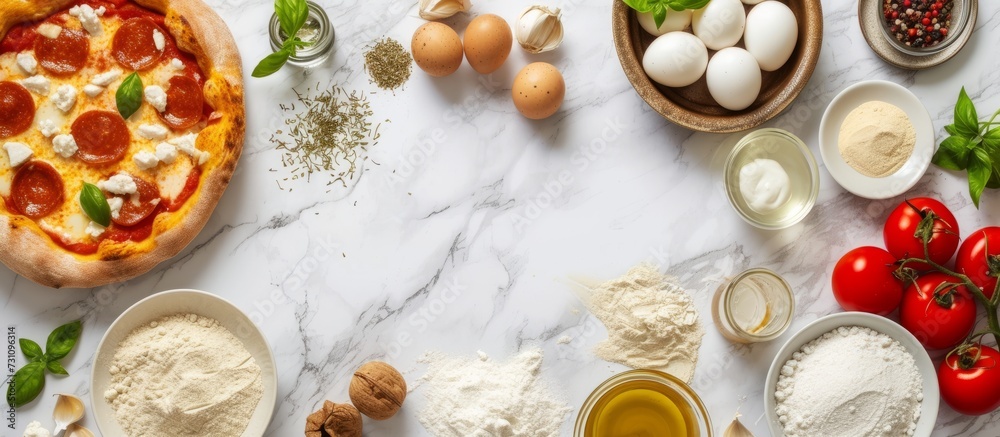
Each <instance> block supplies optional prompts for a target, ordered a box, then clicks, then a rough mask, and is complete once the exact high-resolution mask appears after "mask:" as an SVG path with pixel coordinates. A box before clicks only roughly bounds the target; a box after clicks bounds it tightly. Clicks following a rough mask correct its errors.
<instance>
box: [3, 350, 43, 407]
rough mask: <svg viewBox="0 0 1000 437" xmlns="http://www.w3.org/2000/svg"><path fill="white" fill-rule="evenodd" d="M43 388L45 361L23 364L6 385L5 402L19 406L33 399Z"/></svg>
mask: <svg viewBox="0 0 1000 437" xmlns="http://www.w3.org/2000/svg"><path fill="white" fill-rule="evenodd" d="M43 388H45V363H44V362H42V361H35V362H32V363H28V364H25V365H24V367H21V368H20V369H19V370H18V371H17V373H15V374H14V379H12V380H11V382H10V383H9V384H8V385H7V403H8V404H10V405H13V406H14V408H19V407H22V406H24V405H26V404H27V403H28V402H31V401H33V400H35V398H37V397H38V395H39V394H40V393H41V392H42V389H43Z"/></svg>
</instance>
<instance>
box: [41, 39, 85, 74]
mask: <svg viewBox="0 0 1000 437" xmlns="http://www.w3.org/2000/svg"><path fill="white" fill-rule="evenodd" d="M89 55H90V40H88V39H87V36H86V35H84V33H83V32H82V31H80V30H74V29H66V28H63V30H62V32H59V37H58V38H56V39H50V38H46V37H44V36H38V37H37V38H35V57H36V58H38V65H41V66H42V68H44V69H45V71H48V72H49V73H51V74H54V75H56V76H68V75H71V74H73V73H76V72H78V71H80V69H82V68H83V66H84V65H87V56H89Z"/></svg>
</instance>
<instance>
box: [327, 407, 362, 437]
mask: <svg viewBox="0 0 1000 437" xmlns="http://www.w3.org/2000/svg"><path fill="white" fill-rule="evenodd" d="M361 425H362V422H361V413H360V412H358V409H357V408H354V405H351V404H336V406H335V407H334V408H333V414H330V417H328V418H327V419H326V424H325V425H324V427H323V429H324V430H325V431H326V433H327V434H329V435H330V437H361Z"/></svg>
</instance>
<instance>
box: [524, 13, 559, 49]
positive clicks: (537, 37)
mask: <svg viewBox="0 0 1000 437" xmlns="http://www.w3.org/2000/svg"><path fill="white" fill-rule="evenodd" d="M561 16H562V14H561V12H560V11H559V9H556V10H554V11H553V10H551V9H549V8H547V7H545V6H532V7H530V8H528V9H527V10H525V11H524V13H522V14H521V18H519V19H518V20H517V42H518V43H520V44H521V47H523V48H524V50H526V51H528V53H535V54H537V53H542V52H547V51H549V50H555V49H556V48H557V47H559V45H560V44H562V41H563V25H562V19H561Z"/></svg>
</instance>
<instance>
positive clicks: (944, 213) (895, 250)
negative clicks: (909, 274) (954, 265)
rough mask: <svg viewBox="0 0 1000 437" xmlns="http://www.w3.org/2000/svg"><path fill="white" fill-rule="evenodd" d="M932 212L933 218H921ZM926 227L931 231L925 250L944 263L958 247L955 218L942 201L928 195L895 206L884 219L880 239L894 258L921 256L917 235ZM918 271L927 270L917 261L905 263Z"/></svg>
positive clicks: (922, 251) (922, 246)
mask: <svg viewBox="0 0 1000 437" xmlns="http://www.w3.org/2000/svg"><path fill="white" fill-rule="evenodd" d="M931 214H933V221H929V220H931V219H928V221H924V220H923V219H924V218H925V217H927V216H928V215H931ZM925 229H926V230H927V231H929V232H930V234H931V238H930V242H929V243H928V244H927V252H928V254H929V255H930V259H931V261H934V262H936V263H938V264H941V265H944V264H945V263H947V262H948V261H949V260H950V259H951V256H952V255H954V254H955V249H957V248H958V240H959V239H958V221H957V220H955V216H954V215H953V214H952V213H951V211H949V210H948V207H946V206H944V204H943V203H941V202H938V201H937V200H934V199H931V198H929V197H916V198H913V199H910V200H907V201H905V202H903V203H901V204H899V206H897V207H896V209H894V210H893V211H892V213H890V214H889V218H887V219H886V220H885V228H884V229H883V230H882V238H883V239H884V240H885V248H886V249H888V250H889V253H891V254H892V256H894V257H896V259H903V258H925V256H924V243H923V240H921V239H920V237H919V236H918V233H919V232H923V231H924V230H925ZM907 267H912V268H914V269H916V270H920V271H928V270H931V268H932V267H931V266H929V265H926V264H921V263H915V264H907Z"/></svg>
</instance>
